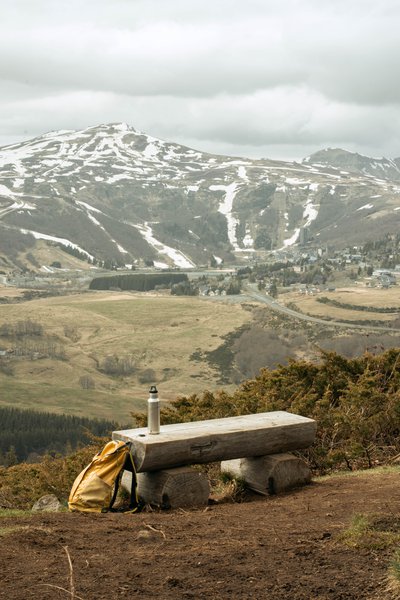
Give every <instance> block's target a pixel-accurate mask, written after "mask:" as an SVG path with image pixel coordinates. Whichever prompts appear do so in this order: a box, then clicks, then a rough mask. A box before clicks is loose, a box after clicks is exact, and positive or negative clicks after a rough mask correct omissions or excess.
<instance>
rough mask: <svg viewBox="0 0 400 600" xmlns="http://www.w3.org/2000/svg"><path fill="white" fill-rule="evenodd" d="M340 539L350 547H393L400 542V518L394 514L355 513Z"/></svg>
mask: <svg viewBox="0 0 400 600" xmlns="http://www.w3.org/2000/svg"><path fill="white" fill-rule="evenodd" d="M338 539H339V541H341V542H342V543H344V544H345V545H346V546H349V547H350V548H367V549H375V550H382V549H385V548H391V547H393V546H395V545H397V544H399V543H400V518H399V517H396V516H395V515H393V514H386V515H383V514H379V515H365V514H362V513H359V514H355V515H354V516H353V518H352V520H351V523H350V525H349V526H348V527H347V528H346V529H345V530H344V531H343V532H342V533H341V535H340V536H339V538H338Z"/></svg>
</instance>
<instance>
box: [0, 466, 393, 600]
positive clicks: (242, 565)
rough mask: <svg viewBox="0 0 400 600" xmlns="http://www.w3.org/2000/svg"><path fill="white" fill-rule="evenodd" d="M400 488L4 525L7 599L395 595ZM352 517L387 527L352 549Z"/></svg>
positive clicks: (377, 478) (350, 480) (377, 477)
mask: <svg viewBox="0 0 400 600" xmlns="http://www.w3.org/2000/svg"><path fill="white" fill-rule="evenodd" d="M399 479H400V471H397V472H396V471H393V470H391V471H387V472H385V471H383V472H379V471H376V472H374V471H373V472H368V473H361V474H356V475H354V476H353V475H352V476H337V477H336V476H335V477H330V478H327V479H321V480H318V481H317V482H315V483H313V484H311V485H310V486H307V487H306V488H303V489H301V490H296V491H294V492H291V493H288V494H286V495H282V496H276V497H268V498H264V497H261V496H253V497H251V498H249V501H248V502H244V503H240V504H214V505H210V506H209V507H207V508H206V509H197V510H182V509H181V510H176V511H169V512H168V511H165V512H157V511H154V512H142V513H141V514H137V515H132V514H117V513H114V514H105V515H84V514H66V513H58V514H48V515H44V514H42V515H35V516H28V517H14V518H6V519H2V520H1V523H0V535H1V536H2V543H1V545H0V598H4V599H5V598H7V600H17V599H18V600H22V599H30V598H32V599H40V600H50V599H51V600H56V599H58V598H60V599H63V598H68V597H69V598H71V597H72V598H75V600H79V599H84V600H102V599H104V600H112V599H117V598H130V599H132V598H140V599H142V600H147V599H149V600H150V599H153V598H158V599H160V600H168V599H171V600H172V599H173V600H177V599H181V598H182V599H187V598H193V599H195V600H201V599H207V600H213V599H215V600H216V599H218V600H221V599H225V598H226V599H228V598H230V599H237V600H238V599H241V600H247V599H248V598H255V599H257V600H259V599H264V598H265V599H267V598H268V600H284V599H286V598H288V599H289V598H290V599H291V600H300V599H302V600H314V599H315V600H328V599H329V600H333V599H334V600H354V599H359V600H368V599H369V600H372V599H373V600H378V599H384V598H385V599H386V598H387V599H389V598H393V597H394V596H393V594H392V593H388V592H387V591H386V585H387V573H388V565H389V564H390V561H391V559H392V557H393V555H394V552H395V551H396V549H397V548H398V547H399V545H400V544H399V543H398V539H399V536H398V535H397V534H398V533H400V527H399V525H400V486H399ZM357 513H363V515H367V516H368V515H369V516H370V518H372V517H374V518H375V522H376V523H377V522H379V523H380V527H377V529H376V531H375V533H373V532H364V533H360V532H358V534H357V535H355V536H353V537H351V538H349V540H348V542H347V543H346V542H345V541H344V540H343V537H342V536H343V532H344V531H345V530H346V529H348V527H349V525H350V523H351V521H352V519H353V518H354V515H356V514H357ZM377 518H378V521H376V519H377ZM385 523H386V525H385V527H386V529H387V530H388V531H383V530H384V529H385V527H384V526H383V525H382V524H385ZM396 536H397V537H396ZM65 548H67V549H68V553H69V555H70V557H71V561H72V569H73V578H74V585H75V591H73V590H72V588H71V581H70V574H71V571H70V568H69V566H68V557H67V552H66V550H65ZM57 586H58V587H57ZM61 588H63V589H61ZM71 592H72V593H71Z"/></svg>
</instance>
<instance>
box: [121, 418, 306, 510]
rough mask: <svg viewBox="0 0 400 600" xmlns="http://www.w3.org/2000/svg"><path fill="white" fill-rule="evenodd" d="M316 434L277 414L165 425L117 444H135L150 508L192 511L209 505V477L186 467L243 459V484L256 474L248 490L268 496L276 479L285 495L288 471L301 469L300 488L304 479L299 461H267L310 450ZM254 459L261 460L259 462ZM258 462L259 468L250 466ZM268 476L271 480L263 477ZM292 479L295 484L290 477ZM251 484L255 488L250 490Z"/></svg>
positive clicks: (126, 434) (124, 435) (128, 434)
mask: <svg viewBox="0 0 400 600" xmlns="http://www.w3.org/2000/svg"><path fill="white" fill-rule="evenodd" d="M315 432H316V423H315V421H314V420H312V419H308V418H307V417H301V416H299V415H294V414H291V413H287V412H284V411H275V412H268V413H259V414H252V415H244V416H240V417H228V418H225V419H212V420H208V421H195V422H190V423H176V424H173V425H163V426H161V428H160V433H159V434H156V435H154V434H149V432H148V430H147V428H137V429H128V430H123V431H114V432H113V439H114V440H123V441H126V442H130V443H131V452H132V457H133V461H134V463H135V467H136V471H137V473H138V492H139V495H140V496H142V497H143V498H144V499H145V501H146V502H149V503H154V504H158V505H163V504H168V503H169V505H170V506H171V507H172V506H187V505H188V504H187V502H186V500H187V499H190V503H191V505H196V504H202V503H206V502H207V498H208V492H207V498H206V486H205V482H204V478H205V476H201V474H199V472H197V471H195V473H193V470H188V469H186V470H185V469H183V470H182V469H181V467H183V466H185V465H191V464H196V463H208V462H215V461H230V462H232V461H233V459H241V461H240V463H238V465H236V467H232V468H236V469H237V470H238V471H239V472H240V473H239V474H240V476H241V477H243V478H244V479H245V480H247V476H248V475H247V474H246V473H250V472H251V473H253V475H252V476H251V477H249V485H254V486H257V487H258V488H259V489H257V491H260V492H261V493H266V492H267V491H268V484H266V483H265V482H266V481H267V482H268V478H270V477H273V479H274V482H275V484H274V485H275V487H276V490H275V491H278V489H282V488H283V484H281V483H280V481H283V479H284V476H283V473H284V472H285V471H287V470H288V469H289V470H290V472H291V473H292V474H293V473H294V472H295V471H296V468H298V469H302V471H301V472H302V475H301V476H300V475H299V476H298V477H297V479H299V483H300V480H301V479H302V478H303V479H304V469H303V468H302V466H300V462H298V463H297V467H296V466H295V462H296V461H295V462H293V460H292V459H290V460H289V459H288V458H286V459H284V460H283V461H282V460H278V461H276V459H274V460H275V462H274V460H273V463H274V464H272V463H271V460H269V459H268V457H269V455H282V453H287V452H289V451H291V450H299V449H301V448H307V447H308V446H310V445H311V444H312V443H313V441H314V438H315ZM289 456H290V455H289ZM254 457H260V459H259V460H258V462H257V459H255V458H254ZM246 458H249V462H248V463H246V461H244V462H243V460H244V459H246ZM293 458H295V457H293ZM267 459H268V460H267ZM254 460H256V462H252V461H254ZM289 463H290V464H291V466H290V465H289ZM246 465H247V466H246ZM257 469H259V470H260V481H259V483H255V479H254V473H255V471H256V470H257ZM271 469H272V471H271ZM244 471H246V473H244ZM266 473H269V475H268V474H267V475H266V476H265V474H266ZM271 473H273V474H272V475H271ZM141 474H143V476H142V475H141ZM293 478H294V479H296V477H295V476H291V479H293ZM289 479H290V477H289ZM250 480H251V481H253V484H250ZM295 485H297V484H295ZM254 489H255V487H254ZM163 497H164V500H166V499H167V498H168V502H164V501H163Z"/></svg>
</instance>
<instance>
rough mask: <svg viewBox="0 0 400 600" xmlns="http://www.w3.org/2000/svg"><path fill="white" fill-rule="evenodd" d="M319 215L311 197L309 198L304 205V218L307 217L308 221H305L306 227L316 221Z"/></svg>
mask: <svg viewBox="0 0 400 600" xmlns="http://www.w3.org/2000/svg"><path fill="white" fill-rule="evenodd" d="M317 216H318V210H317V208H316V206H315V204H313V201H312V199H311V198H310V199H309V200H307V202H306V204H305V206H304V211H303V219H307V221H306V222H305V223H304V227H309V225H310V224H311V223H312V222H313V221H315V219H316V218H317Z"/></svg>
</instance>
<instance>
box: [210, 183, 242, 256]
mask: <svg viewBox="0 0 400 600" xmlns="http://www.w3.org/2000/svg"><path fill="white" fill-rule="evenodd" d="M237 188H238V185H237V183H231V184H230V185H210V190H211V191H212V192H218V191H223V192H225V196H224V199H223V201H222V202H220V204H219V206H218V212H220V213H221V214H222V215H224V216H225V218H226V223H227V228H228V239H229V241H230V243H231V245H232V246H233V248H234V250H235V251H238V250H240V248H239V244H238V241H237V237H236V227H237V225H238V224H239V220H238V219H237V218H236V217H234V216H233V214H232V208H233V201H234V199H235V196H236V193H237Z"/></svg>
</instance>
